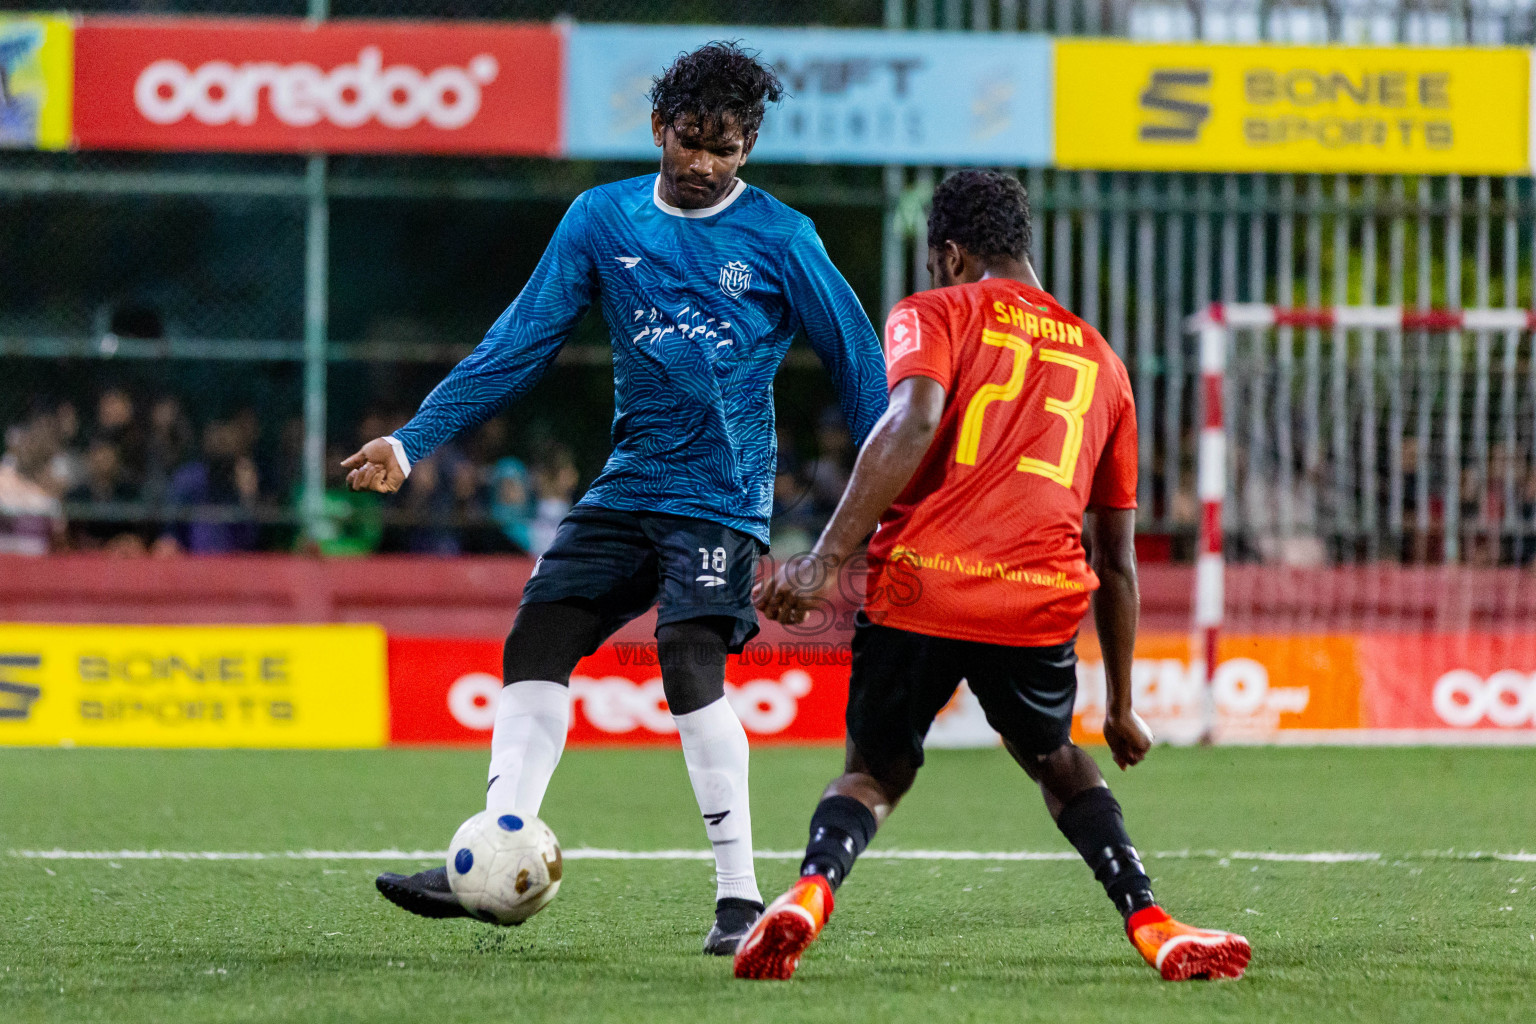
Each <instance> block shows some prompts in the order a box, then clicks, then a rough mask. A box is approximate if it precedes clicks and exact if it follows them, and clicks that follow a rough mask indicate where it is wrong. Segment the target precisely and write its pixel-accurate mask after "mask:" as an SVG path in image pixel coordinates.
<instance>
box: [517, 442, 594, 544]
mask: <svg viewBox="0 0 1536 1024" xmlns="http://www.w3.org/2000/svg"><path fill="white" fill-rule="evenodd" d="M580 482H581V475H580V474H579V473H578V472H577V471H576V460H575V458H573V457H572V455H571V450H570V449H569V448H567V447H566V446H565V445H563V444H561V443H560V442H558V441H551V442H549V443H548V444H546V445H544V446H543V448H542V449H541V450H540V452H539V455H538V457H537V458H536V459H535V460H534V464H533V496H534V501H535V506H534V516H533V522H532V523H530V524H529V526H528V553H529V554H531V555H542V554H543V553H544V552H546V551H548V550H549V546H550V545H551V544H553V543H554V542H555V531H556V530H557V529H559V527H560V520H562V519H564V518H565V514H566V513H567V512H569V511H570V510H571V506H572V505H574V504H575V503H576V486H577V484H579V483H580Z"/></svg>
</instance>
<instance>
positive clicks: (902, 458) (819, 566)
mask: <svg viewBox="0 0 1536 1024" xmlns="http://www.w3.org/2000/svg"><path fill="white" fill-rule="evenodd" d="M943 415H944V386H943V385H942V384H940V383H939V382H938V381H936V380H934V379H932V378H931V377H907V378H905V379H903V380H902V381H900V382H899V383H898V384H897V385H896V388H895V390H894V391H892V392H891V403H890V407H889V408H888V409H886V411H885V415H884V416H882V417H880V420H879V422H877V423H876V424H875V428H874V429H873V430H872V431H870V433H869V440H868V441H866V442H864V447H863V448H862V449H861V450H860V451H859V458H858V461H857V462H855V463H854V465H853V476H852V477H851V478H850V479H849V481H848V486H847V488H846V489H845V490H844V491H843V497H842V500H841V501H839V502H838V504H837V511H836V512H834V513H833V514H832V520H831V522H829V523H827V527H826V529H825V530H823V531H822V532H821V539H820V540H818V541H817V542H816V546H815V547H813V548H812V549H811V551H810V553H809V554H807V555H801V556H800V557H799V558H792V559H789V560H788V561H787V562H785V563H784V564H783V565H782V566H780V567H779V570H778V571H777V572H776V573H774V575H773V576H772V577H770V578H769V579H767V580H765V581H764V582H763V583H761V584H759V585H758V588H757V593H756V594H755V597H756V600H757V607H758V608H759V609H760V610H761V611H762V612H763V614H764V615H767V616H768V617H769V618H772V619H778V620H779V621H780V622H783V623H786V624H792V623H796V622H800V621H802V620H804V618H805V613H806V612H807V611H808V610H809V609H810V608H811V607H812V606H813V605H815V604H816V603H817V602H818V601H821V600H824V599H825V598H826V597H827V595H828V594H829V593H831V591H832V590H833V588H834V587H835V586H836V579H837V569H838V567H839V566H841V565H842V564H843V563H844V562H846V561H847V560H848V556H850V555H852V554H853V552H854V551H855V550H856V549H857V548H858V546H859V545H860V544H861V543H863V541H864V538H865V537H867V536H869V534H870V531H871V530H873V529H874V528H875V523H876V522H878V521H879V519H880V515H881V513H883V512H884V511H885V510H886V509H888V508H890V507H891V502H893V501H895V500H896V496H897V495H899V494H900V493H901V492H902V489H903V488H905V487H906V486H907V483H908V482H909V481H910V480H911V479H912V474H913V473H916V472H917V467H918V466H919V465H921V464H922V461H923V456H924V455H926V454H927V453H928V446H929V445H930V444H932V443H933V435H934V434H935V433H936V432H937V431H938V429H939V420H940V419H941V418H942V417H943ZM807 561H809V563H810V564H809V565H808V564H807Z"/></svg>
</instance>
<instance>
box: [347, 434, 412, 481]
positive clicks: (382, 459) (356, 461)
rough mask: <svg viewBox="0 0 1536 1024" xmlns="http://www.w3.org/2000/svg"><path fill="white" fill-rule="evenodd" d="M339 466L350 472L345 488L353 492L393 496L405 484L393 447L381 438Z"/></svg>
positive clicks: (369, 443)
mask: <svg viewBox="0 0 1536 1024" xmlns="http://www.w3.org/2000/svg"><path fill="white" fill-rule="evenodd" d="M341 465H342V468H343V469H350V470H351V471H352V472H350V473H348V474H347V486H348V487H350V488H352V489H353V490H354V491H378V492H379V493H380V494H394V493H395V492H396V491H398V490H399V489H400V485H401V484H403V483H405V471H404V470H403V469H401V468H400V463H399V462H398V461H396V459H395V449H394V446H393V445H391V444H390V443H389V442H388V441H386V440H384V439H383V438H382V437H376V438H374V439H373V440H372V441H369V442H368V443H367V444H365V445H363V446H362V447H361V448H359V449H358V450H357V452H356V453H355V454H354V455H352V456H351V457H350V458H348V459H346V460H344V461H343V462H342V464H341Z"/></svg>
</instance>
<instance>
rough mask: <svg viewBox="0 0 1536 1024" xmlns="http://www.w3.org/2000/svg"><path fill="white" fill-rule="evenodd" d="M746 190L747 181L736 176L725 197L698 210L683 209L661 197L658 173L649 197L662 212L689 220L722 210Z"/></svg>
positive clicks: (711, 214)
mask: <svg viewBox="0 0 1536 1024" xmlns="http://www.w3.org/2000/svg"><path fill="white" fill-rule="evenodd" d="M746 190H747V183H746V182H745V181H742V180H741V179H740V178H737V179H736V184H734V185H732V186H731V190H730V191H729V192H727V193H726V194H725V198H724V199H722V200H720V201H719V202H718V203H716V204H715V205H714V206H706V207H703V208H702V209H698V210H684V209H682V208H681V207H677V206H673V205H672V204H671V203H669V202H667V201H666V200H665V199H662V198H661V175H659V174H658V175H656V183H655V184H654V185H652V186H651V199H652V201H653V202H655V203H656V208H657V209H658V210H660V211H661V212H662V213H668V214H671V215H672V216H674V217H687V218H688V219H689V220H698V219H700V218H702V217H713V216H714V215H715V214H717V213H721V212H723V211H724V210H725V209H726V207H728V206H730V205H731V204H732V203H734V202H735V201H736V199H737V198H738V197H739V196H740V195H741V194H742V193H743V192H745V191H746Z"/></svg>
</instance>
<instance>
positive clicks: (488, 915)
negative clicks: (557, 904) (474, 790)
mask: <svg viewBox="0 0 1536 1024" xmlns="http://www.w3.org/2000/svg"><path fill="white" fill-rule="evenodd" d="M561 873H562V868H561V860H560V841H559V840H558V839H556V838H555V834H554V833H553V832H551V831H550V829H549V826H548V825H546V824H544V823H543V822H542V821H540V820H539V819H538V818H535V817H534V816H533V815H531V814H497V813H493V812H491V811H481V812H480V813H479V814H477V815H475V816H474V817H473V818H470V819H469V820H468V821H466V822H465V823H464V824H462V825H460V826H459V830H458V831H457V832H455V833H454V834H453V844H452V845H451V846H449V847H448V885H449V886H450V887H451V888H452V889H453V892H454V895H455V896H457V897H458V898H459V902H460V903H462V904H463V905H464V909H466V910H468V911H469V912H470V913H471V914H474V915H475V916H476V917H478V918H480V920H482V921H489V922H490V923H491V924H522V923H523V922H524V921H526V920H528V919H529V918H530V917H532V916H533V915H534V914H537V913H538V912H539V911H541V910H543V909H544V908H545V907H546V906H548V905H549V901H550V900H552V899H554V898H555V893H557V892H559V891H560V875H561Z"/></svg>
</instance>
